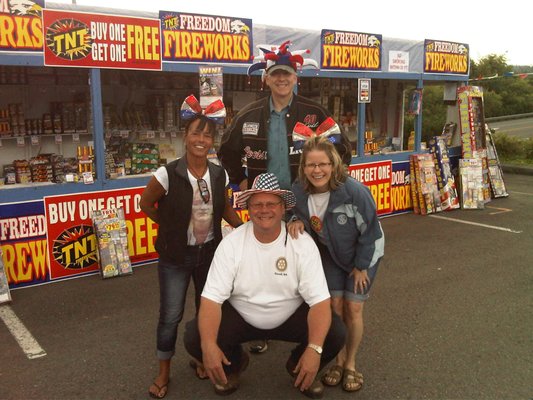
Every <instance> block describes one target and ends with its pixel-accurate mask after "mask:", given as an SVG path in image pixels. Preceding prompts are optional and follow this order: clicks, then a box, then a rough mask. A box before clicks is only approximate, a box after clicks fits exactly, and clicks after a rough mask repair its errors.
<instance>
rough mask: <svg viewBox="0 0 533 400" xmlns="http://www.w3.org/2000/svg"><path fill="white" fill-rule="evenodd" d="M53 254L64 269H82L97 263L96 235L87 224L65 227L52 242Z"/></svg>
mask: <svg viewBox="0 0 533 400" xmlns="http://www.w3.org/2000/svg"><path fill="white" fill-rule="evenodd" d="M52 252H53V255H54V259H55V261H56V262H57V263H59V264H60V265H61V266H62V267H63V268H65V269H75V270H79V269H84V268H89V267H92V266H94V265H95V263H97V254H96V237H95V236H94V233H93V229H92V227H90V226H87V225H79V226H74V227H71V228H68V229H65V230H64V231H63V232H61V234H60V235H59V237H57V239H55V240H54V244H53V250H52Z"/></svg>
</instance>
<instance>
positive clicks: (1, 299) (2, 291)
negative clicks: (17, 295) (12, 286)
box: [0, 248, 11, 304]
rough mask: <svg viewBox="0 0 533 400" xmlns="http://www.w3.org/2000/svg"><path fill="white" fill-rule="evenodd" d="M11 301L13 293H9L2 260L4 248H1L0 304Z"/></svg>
mask: <svg viewBox="0 0 533 400" xmlns="http://www.w3.org/2000/svg"><path fill="white" fill-rule="evenodd" d="M10 301H11V294H10V293H9V284H8V282H7V275H6V271H5V270H4V261H3V260H2V249H1V248H0V304H2V303H7V302H10Z"/></svg>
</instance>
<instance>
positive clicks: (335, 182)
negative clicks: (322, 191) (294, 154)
mask: <svg viewBox="0 0 533 400" xmlns="http://www.w3.org/2000/svg"><path fill="white" fill-rule="evenodd" d="M311 151H323V152H324V153H326V155H327V156H328V158H329V162H330V163H331V177H330V179H329V183H328V185H329V190H335V189H337V188H338V187H339V185H341V184H342V183H344V182H345V181H346V177H347V172H346V168H345V166H344V165H343V163H342V159H341V157H340V156H339V153H338V152H337V149H336V148H335V146H334V145H333V143H331V142H330V141H329V140H328V139H327V138H326V137H321V136H315V137H312V138H309V139H307V140H306V141H305V144H304V147H303V149H302V155H301V157H300V166H299V168H298V178H299V180H300V182H301V183H302V185H303V187H304V190H305V191H306V192H309V193H314V192H315V187H314V186H313V185H312V184H311V182H309V179H307V177H306V176H305V172H304V170H305V164H306V163H307V155H308V154H309V153H310V152H311Z"/></svg>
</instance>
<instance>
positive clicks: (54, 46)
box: [46, 18, 92, 60]
mask: <svg viewBox="0 0 533 400" xmlns="http://www.w3.org/2000/svg"><path fill="white" fill-rule="evenodd" d="M91 45H92V39H91V35H90V33H89V28H88V27H87V25H85V24H84V23H83V22H80V21H77V20H75V19H72V18H69V19H61V20H58V21H56V22H54V23H53V24H52V25H50V27H49V28H48V29H47V31H46V46H47V47H48V48H49V49H50V51H52V52H53V53H54V54H55V55H56V56H57V57H59V58H62V59H65V60H79V59H82V58H85V57H87V56H88V55H89V53H90V52H91Z"/></svg>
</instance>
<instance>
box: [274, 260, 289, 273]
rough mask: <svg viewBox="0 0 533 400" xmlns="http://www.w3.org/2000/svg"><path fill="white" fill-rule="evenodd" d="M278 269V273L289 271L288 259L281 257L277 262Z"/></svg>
mask: <svg viewBox="0 0 533 400" xmlns="http://www.w3.org/2000/svg"><path fill="white" fill-rule="evenodd" d="M276 268H277V269H278V271H282V272H283V271H285V270H286V269H287V259H286V258H285V257H280V258H278V260H277V261H276Z"/></svg>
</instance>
